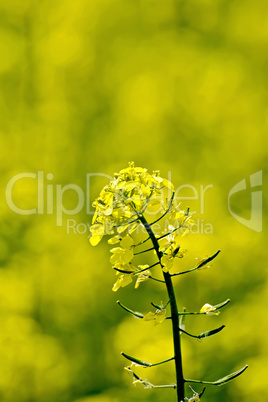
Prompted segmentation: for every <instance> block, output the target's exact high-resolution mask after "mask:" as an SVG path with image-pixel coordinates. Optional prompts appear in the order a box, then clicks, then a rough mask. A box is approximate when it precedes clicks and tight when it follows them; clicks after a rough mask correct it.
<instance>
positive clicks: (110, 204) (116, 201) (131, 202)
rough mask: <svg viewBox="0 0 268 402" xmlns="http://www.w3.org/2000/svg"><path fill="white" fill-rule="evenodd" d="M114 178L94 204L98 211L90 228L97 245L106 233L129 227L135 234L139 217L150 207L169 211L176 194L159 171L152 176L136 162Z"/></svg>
mask: <svg viewBox="0 0 268 402" xmlns="http://www.w3.org/2000/svg"><path fill="white" fill-rule="evenodd" d="M114 176H115V177H114V179H113V180H111V181H110V183H109V184H108V185H107V186H105V187H104V188H103V190H102V191H101V193H100V195H99V197H98V198H97V199H96V200H95V201H94V203H93V207H94V208H96V212H95V214H94V216H93V219H92V226H91V228H90V231H91V233H92V236H91V237H90V243H91V244H92V245H93V246H95V245H97V244H98V243H99V242H100V240H101V239H102V237H103V235H105V234H114V233H123V232H124V231H125V230H126V229H127V228H128V232H129V233H132V232H134V231H135V230H136V229H137V226H138V224H139V215H140V214H142V213H144V212H145V210H146V209H148V208H149V209H150V208H155V207H157V208H158V209H159V210H162V208H165V203H166V197H167V196H168V193H170V192H172V191H173V185H172V183H171V182H170V181H168V180H166V179H163V178H162V177H160V174H159V171H155V172H153V174H152V175H151V174H149V173H148V171H147V169H144V168H140V167H134V162H130V163H129V167H128V168H126V169H122V170H120V172H119V173H115V175H114Z"/></svg>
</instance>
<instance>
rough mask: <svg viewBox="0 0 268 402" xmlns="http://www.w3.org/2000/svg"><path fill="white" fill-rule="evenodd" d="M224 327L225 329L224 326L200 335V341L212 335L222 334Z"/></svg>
mask: <svg viewBox="0 0 268 402" xmlns="http://www.w3.org/2000/svg"><path fill="white" fill-rule="evenodd" d="M224 327H225V325H222V326H221V327H219V328H216V329H212V330H211V331H206V332H202V334H200V335H198V338H199V339H202V338H208V337H209V336H212V335H214V334H217V333H218V332H220V331H221V330H222V329H223V328H224Z"/></svg>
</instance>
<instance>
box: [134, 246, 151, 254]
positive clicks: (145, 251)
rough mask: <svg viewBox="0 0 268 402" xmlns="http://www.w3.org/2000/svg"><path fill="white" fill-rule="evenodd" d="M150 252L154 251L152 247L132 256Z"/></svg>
mask: <svg viewBox="0 0 268 402" xmlns="http://www.w3.org/2000/svg"><path fill="white" fill-rule="evenodd" d="M152 250H154V247H151V248H148V249H147V250H143V251H139V252H138V253H134V254H133V255H138V254H143V253H147V251H152Z"/></svg>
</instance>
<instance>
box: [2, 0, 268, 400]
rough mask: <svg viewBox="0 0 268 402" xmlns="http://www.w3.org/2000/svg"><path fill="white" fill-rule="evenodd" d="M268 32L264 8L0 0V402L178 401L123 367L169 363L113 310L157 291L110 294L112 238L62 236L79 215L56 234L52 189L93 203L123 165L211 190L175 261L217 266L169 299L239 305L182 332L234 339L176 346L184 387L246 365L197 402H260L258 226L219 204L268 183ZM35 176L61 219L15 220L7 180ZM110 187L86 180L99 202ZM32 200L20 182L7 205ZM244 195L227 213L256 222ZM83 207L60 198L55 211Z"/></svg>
mask: <svg viewBox="0 0 268 402" xmlns="http://www.w3.org/2000/svg"><path fill="white" fill-rule="evenodd" d="M267 27H268V3H267V2H265V1H261V0H256V1H250V0H243V1H242V0H234V1H227V0H187V1H185V0H165V1H160V0H79V1H78V2H73V1H70V0H64V1H63V0H54V1H49V0H44V1H37V0H23V1H19V0H8V1H7V0H3V1H1V3H0V55H1V57H0V83H1V92H0V108H1V115H0V133H1V147H0V160H1V165H0V166H1V181H0V186H1V200H0V202H1V209H0V265H1V268H0V399H1V401H4V402H18V401H19V402H33V401H35V402H123V401H129V402H132V401H139V400H143V401H148V402H149V401H154V402H161V401H167V400H168V401H169V400H170V401H173V400H174V397H175V396H174V392H173V391H172V390H162V391H161V390H158V391H157V392H156V391H154V390H143V389H141V388H139V387H138V386H137V387H134V386H132V385H131V378H130V377H128V375H127V374H126V373H124V371H123V370H122V368H123V366H124V364H125V361H124V359H123V358H122V357H121V356H120V352H121V351H122V350H124V351H125V352H126V353H128V354H130V355H132V356H136V357H138V358H141V359H144V360H147V361H152V362H156V361H158V360H161V359H166V358H168V357H170V356H171V355H172V344H171V336H170V326H169V323H164V324H162V325H160V326H157V327H153V326H152V325H151V323H144V322H140V321H137V320H135V319H134V318H133V317H129V316H128V315H127V314H125V312H124V311H122V310H121V309H120V308H118V306H117V305H116V304H115V301H116V300H117V298H120V300H121V301H122V303H124V304H126V305H128V306H129V307H130V308H133V309H134V310H138V311H142V312H147V311H149V309H150V302H151V301H154V302H155V303H159V302H160V301H161V300H163V299H164V298H165V297H166V296H165V293H164V291H163V289H162V287H161V284H156V285H155V283H151V282H148V283H144V284H142V285H141V286H140V288H139V289H138V290H136V291H135V290H133V289H129V287H128V288H127V289H120V291H119V292H118V294H114V293H113V292H112V291H111V287H112V284H113V283H114V273H113V272H112V269H111V266H110V263H109V249H108V247H107V246H106V245H105V242H103V243H102V246H99V247H98V248H97V249H95V248H93V247H91V246H90V245H89V243H88V239H87V236H88V234H89V233H88V230H87V229H85V230H82V229H83V226H80V229H81V230H80V232H84V233H83V234H82V233H80V234H79V233H78V232H77V228H76V233H75V231H74V230H69V233H68V230H67V225H68V219H69V218H72V219H74V220H75V222H76V224H79V223H82V224H86V223H89V222H90V221H91V216H90V215H89V214H87V211H86V208H83V209H82V210H81V211H80V212H79V213H78V214H75V215H72V216H65V215H64V219H63V225H62V226H57V225H56V207H57V200H56V196H55V189H56V185H61V186H64V185H68V184H70V183H75V184H77V185H78V186H80V187H81V188H82V189H83V191H84V192H85V193H86V174H87V173H105V174H109V175H113V173H114V172H115V171H118V170H119V169H121V168H124V167H125V166H126V165H127V163H128V161H130V160H134V161H135V163H136V166H138V165H141V166H143V167H146V168H148V169H149V170H150V171H151V170H154V169H160V170H161V175H162V176H163V177H167V176H168V175H170V172H171V174H172V181H173V182H174V184H175V186H180V185H182V184H191V185H193V186H195V187H196V188H197V189H199V188H200V187H199V186H200V185H203V186H206V185H209V184H212V185H213V187H211V188H210V189H209V190H208V191H207V193H206V195H205V203H204V208H203V211H202V208H201V207H200V199H198V200H193V201H191V200H185V202H184V205H183V206H184V207H187V206H188V204H189V205H190V206H191V208H192V209H193V210H197V215H196V216H197V218H199V220H201V221H199V222H201V223H202V222H203V224H204V225H205V224H206V223H207V222H209V223H211V224H212V225H213V233H210V234H206V233H204V230H202V229H201V227H199V229H198V230H197V232H199V233H197V234H193V235H190V236H189V237H188V238H186V239H185V241H184V242H183V247H186V248H187V249H188V250H189V252H188V256H187V257H186V258H185V261H184V262H183V263H184V264H186V266H188V267H192V265H193V264H194V263H195V258H196V257H204V256H206V255H210V254H212V253H213V252H215V251H216V250H217V249H218V248H220V249H221V250H222V253H221V254H220V256H219V257H218V258H217V260H215V262H214V263H213V267H212V268H211V269H209V270H205V271H201V272H195V273H193V274H192V275H191V276H190V275H188V276H187V278H182V279H181V278H178V280H177V283H176V291H177V294H178V299H179V304H180V307H181V308H182V307H183V306H186V307H187V308H188V309H192V310H196V309H198V308H200V307H201V306H202V305H203V304H204V303H206V302H208V303H211V304H217V303H219V302H221V301H223V300H225V299H226V298H228V297H230V298H231V300H232V303H231V304H230V305H228V307H226V309H224V311H222V313H221V315H220V316H219V317H200V318H198V319H196V318H189V319H188V320H187V322H186V324H188V326H189V331H190V330H191V331H192V332H194V333H198V330H200V332H201V331H204V330H207V329H211V328H214V327H217V326H220V325H221V324H223V323H224V324H226V325H227V326H226V329H225V330H224V331H223V332H222V333H221V334H219V335H215V337H212V338H210V339H207V340H203V341H202V342H201V343H199V342H197V341H195V340H191V339H190V340H188V339H184V340H183V358H184V372H185V375H186V376H187V377H192V378H203V379H206V380H212V381H213V380H215V379H217V378H220V377H222V376H223V375H226V374H228V373H229V372H231V371H234V370H236V369H238V368H239V367H242V366H243V365H244V364H246V363H248V364H249V369H248V370H247V371H246V372H245V373H244V374H243V375H242V376H241V377H239V378H238V379H237V380H235V381H234V382H232V383H230V384H228V385H227V386H225V387H221V388H211V387H210V388H209V389H208V390H207V391H206V393H205V396H204V400H206V401H208V402H212V401H215V400H217V401H220V402H221V401H222V402H223V401H224V402H225V401H227V400H228V401H241V400H243V401H244V402H249V401H252V400H254V401H260V400H265V399H267V398H268V391H267V386H266V383H267V375H268V372H267V357H268V348H267V341H266V334H267V330H268V328H267V319H266V313H267V295H268V283H267V269H266V266H265V264H266V248H267V237H266V231H265V225H264V230H263V232H260V233H257V232H254V231H252V230H250V229H249V228H247V227H245V226H242V225H241V224H240V223H239V222H237V221H236V220H235V219H234V218H233V217H232V216H231V215H230V212H229V211H228V207H227V199H228V193H229V191H230V189H231V188H232V187H233V186H234V185H235V184H236V183H237V182H238V181H240V180H242V179H243V178H246V179H247V182H248V178H249V175H250V174H252V173H254V172H256V171H258V170H263V174H264V177H265V174H266V172H267V145H268V144H267V142H268V141H267V125H268V118H267V85H268V78H267V63H268V53H267V45H268V28H267ZM38 171H41V172H44V174H45V178H44V181H45V196H46V195H47V191H48V190H47V188H48V187H47V184H50V185H51V186H52V187H51V188H52V189H53V191H54V196H53V203H52V204H53V206H54V213H53V214H47V213H46V207H47V204H46V201H45V212H44V214H34V215H28V216H22V215H20V214H17V213H15V212H13V211H12V210H11V209H10V208H9V206H8V205H7V203H6V200H5V189H6V185H7V183H8V182H9V180H10V179H11V178H12V177H13V176H14V175H15V174H19V173H22V172H32V173H37V172H38ZM49 173H52V174H53V177H52V178H50V180H48V179H47V176H46V175H47V174H49ZM104 183H105V178H103V177H101V176H100V177H95V178H94V179H92V180H91V182H90V198H91V201H92V200H93V199H94V197H96V196H97V194H98V192H99V191H100V189H101V188H102V187H103V184H104ZM186 190H187V189H185V193H184V194H185V196H190V195H192V193H191V192H190V193H189V191H188V194H187V191H186ZM188 190H189V189H188ZM37 193H38V190H37V181H36V180H33V179H25V180H21V181H19V182H17V183H16V185H15V186H14V191H13V196H14V202H15V203H16V204H17V205H18V206H19V207H20V208H24V209H30V208H36V206H37ZM182 194H183V193H182ZM199 194H200V192H199ZM243 194H244V195H243V196H242V197H240V198H238V199H235V198H234V201H233V209H234V210H235V211H236V213H239V214H240V215H241V216H244V217H247V218H248V217H249V213H250V212H249V208H250V190H248V191H246V192H244V193H243ZM266 197H267V195H266V194H264V208H265V206H266V202H267V198H266ZM76 202H77V200H76V196H75V194H73V192H71V191H69V192H66V194H65V196H64V205H65V207H66V208H75V206H76ZM52 204H51V205H52ZM264 223H265V222H264ZM202 232H203V233H202ZM142 262H143V263H147V262H148V261H144V259H143V260H142ZM179 263H180V261H178V263H177V264H178V265H177V268H178V269H179V268H180V267H179ZM141 373H142V374H143V376H144V377H146V378H147V379H148V380H149V381H151V382H153V383H158V384H159V383H164V382H168V383H170V382H173V381H174V370H173V364H172V363H168V364H167V365H164V366H160V367H155V368H152V369H147V371H146V369H142V371H141Z"/></svg>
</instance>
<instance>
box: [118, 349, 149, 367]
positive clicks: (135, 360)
mask: <svg viewBox="0 0 268 402" xmlns="http://www.w3.org/2000/svg"><path fill="white" fill-rule="evenodd" d="M121 355H122V356H124V357H125V358H126V359H128V360H130V361H131V362H133V363H135V364H138V365H139V366H143V367H151V366H152V364H151V363H148V362H146V361H144V360H139V359H136V358H135V357H131V356H129V355H126V354H125V353H123V352H121Z"/></svg>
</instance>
